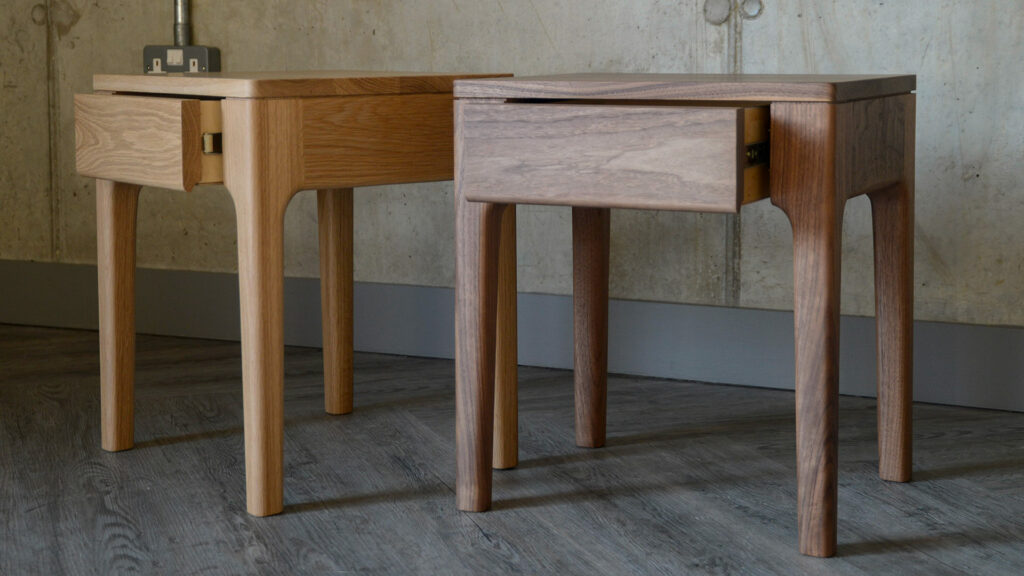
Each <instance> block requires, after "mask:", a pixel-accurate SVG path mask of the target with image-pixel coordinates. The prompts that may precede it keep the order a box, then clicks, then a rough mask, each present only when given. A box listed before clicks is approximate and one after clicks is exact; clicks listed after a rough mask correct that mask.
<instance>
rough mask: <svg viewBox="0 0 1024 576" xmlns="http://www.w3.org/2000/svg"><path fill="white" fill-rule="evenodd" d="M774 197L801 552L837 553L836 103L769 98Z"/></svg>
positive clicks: (840, 200)
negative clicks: (791, 355) (788, 292)
mask: <svg viewBox="0 0 1024 576" xmlns="http://www.w3.org/2000/svg"><path fill="white" fill-rule="evenodd" d="M771 138H772V143H771V147H772V157H771V171H772V179H771V195H772V196H771V197H772V203H773V204H775V205H776V206H778V207H780V208H782V210H783V211H784V212H785V213H786V215H787V216H788V217H789V221H790V224H791V225H792V227H793V301H794V303H793V315H794V322H795V335H796V345H795V347H796V443H797V523H798V525H799V528H800V538H799V540H800V552H801V553H803V554H808V555H811V556H832V555H833V554H835V552H836V528H837V527H836V520H837V491H838V471H837V466H838V451H837V447H838V425H839V421H838V419H839V414H838V405H839V404H838V403H839V288H840V270H841V268H842V266H841V260H840V258H841V246H842V223H843V207H844V205H845V202H846V196H845V195H843V194H841V193H840V188H839V186H838V185H837V174H836V147H837V144H836V105H834V104H817V103H814V104H810V103H789V102H784V103H775V104H772V135H771Z"/></svg>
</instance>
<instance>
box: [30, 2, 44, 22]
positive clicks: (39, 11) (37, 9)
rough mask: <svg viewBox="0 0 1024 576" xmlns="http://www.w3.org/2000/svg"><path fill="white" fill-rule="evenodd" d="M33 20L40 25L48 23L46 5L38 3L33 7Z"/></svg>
mask: <svg viewBox="0 0 1024 576" xmlns="http://www.w3.org/2000/svg"><path fill="white" fill-rule="evenodd" d="M32 22H35V23H36V24H38V25H40V26H42V25H43V24H46V6H43V5H42V4H36V5H35V6H33V7H32Z"/></svg>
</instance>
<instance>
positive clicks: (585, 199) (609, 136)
mask: <svg viewBox="0 0 1024 576" xmlns="http://www.w3.org/2000/svg"><path fill="white" fill-rule="evenodd" d="M768 125H769V115H768V107H767V106H750V107H743V106H719V105H708V106H701V105H697V106H693V105H690V104H689V103H688V104H687V105H685V106H677V105H672V104H671V103H647V102H631V103H601V104H592V103H586V102H580V103H575V102H573V103H502V102H474V101H471V100H460V101H458V103H457V104H456V171H457V174H458V181H459V182H460V190H462V191H463V193H464V194H465V195H466V199H467V200H471V201H479V202H494V203H513V202H515V203H526V204H556V205H573V206H591V207H602V208H644V209H660V210H696V211H702V212H737V211H738V210H739V208H740V206H741V205H742V204H745V203H748V202H753V201H756V200H759V199H761V198H764V197H766V196H767V195H768V141H769V137H768Z"/></svg>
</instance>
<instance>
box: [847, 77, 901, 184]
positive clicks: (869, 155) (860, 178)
mask: <svg viewBox="0 0 1024 576" xmlns="http://www.w3.org/2000/svg"><path fill="white" fill-rule="evenodd" d="M913 117H914V95H913V94H903V95H899V96H890V97H888V98H876V99H872V100H859V101H857V102H848V103H845V104H842V105H839V106H837V107H836V130H837V132H838V134H839V146H840V148H839V149H838V150H837V156H836V162H837V167H836V170H837V178H838V179H839V187H840V192H841V193H842V194H844V195H845V196H846V197H847V198H850V197H853V196H857V195H859V194H865V193H869V192H872V191H875V190H880V189H883V188H890V187H892V186H894V185H896V184H899V183H901V182H903V181H904V179H905V177H906V164H907V162H908V161H909V162H913V156H914V148H913V147H910V148H907V144H906V143H907V138H908V137H909V139H910V141H911V142H913V140H914V138H913V133H912V132H913V131H912V130H911V133H910V134H909V135H908V134H907V127H908V124H907V123H908V122H910V123H911V124H910V127H911V128H913V124H912V123H913ZM908 154H909V155H910V156H911V158H910V159H908V158H907V155H908Z"/></svg>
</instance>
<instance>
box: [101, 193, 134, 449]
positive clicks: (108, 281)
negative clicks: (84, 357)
mask: <svg viewBox="0 0 1024 576" xmlns="http://www.w3.org/2000/svg"><path fill="white" fill-rule="evenodd" d="M139 190H140V186H138V185H136V184H123V183H118V182H111V181H110V180H102V179H98V180H96V230H97V234H96V247H97V254H96V268H97V278H98V280H99V326H100V412H101V416H100V420H101V422H102V439H101V441H102V445H103V449H104V450H109V451H112V452H113V451H118V450H127V449H129V448H131V447H132V446H134V444H135V441H134V434H135V417H134V409H135V236H136V235H135V229H136V216H137V213H138V206H139Z"/></svg>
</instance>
